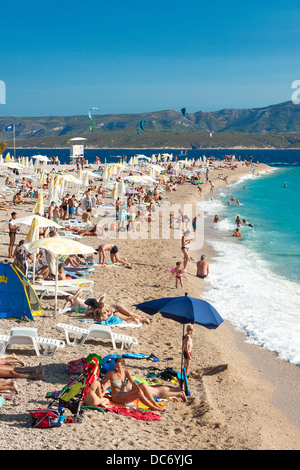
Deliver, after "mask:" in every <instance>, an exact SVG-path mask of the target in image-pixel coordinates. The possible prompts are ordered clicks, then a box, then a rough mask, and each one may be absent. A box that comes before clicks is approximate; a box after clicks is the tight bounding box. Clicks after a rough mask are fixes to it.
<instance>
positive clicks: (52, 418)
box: [28, 408, 65, 428]
mask: <svg viewBox="0 0 300 470" xmlns="http://www.w3.org/2000/svg"><path fill="white" fill-rule="evenodd" d="M28 413H29V414H30V416H31V417H32V427H33V428H57V427H60V426H61V425H62V423H63V422H64V419H65V416H64V415H63V414H62V409H58V410H54V409H52V408H37V409H36V410H31V411H29V412H28Z"/></svg>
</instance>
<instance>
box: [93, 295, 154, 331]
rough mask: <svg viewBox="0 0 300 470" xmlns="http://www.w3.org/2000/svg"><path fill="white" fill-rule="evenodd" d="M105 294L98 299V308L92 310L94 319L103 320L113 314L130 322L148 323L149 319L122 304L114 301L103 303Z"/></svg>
mask: <svg viewBox="0 0 300 470" xmlns="http://www.w3.org/2000/svg"><path fill="white" fill-rule="evenodd" d="M105 297H106V294H102V295H101V297H100V298H99V301H98V308H97V309H96V310H95V311H94V318H95V320H96V321H105V320H107V319H108V318H109V317H110V316H112V315H114V316H116V317H119V318H121V320H124V321H127V322H128V321H129V322H132V323H146V324H147V325H149V323H150V320H148V319H147V318H143V317H141V316H139V315H137V314H136V313H132V312H130V311H129V310H128V309H127V308H126V307H124V305H122V304H119V303H115V304H111V305H106V304H105V303H104V300H105Z"/></svg>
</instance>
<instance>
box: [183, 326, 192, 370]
mask: <svg viewBox="0 0 300 470" xmlns="http://www.w3.org/2000/svg"><path fill="white" fill-rule="evenodd" d="M193 334H194V327H193V325H188V326H187V333H186V335H185V337H184V340H183V357H184V368H185V371H186V375H187V376H188V375H189V372H190V365H191V356H192V349H193V340H192V336H193Z"/></svg>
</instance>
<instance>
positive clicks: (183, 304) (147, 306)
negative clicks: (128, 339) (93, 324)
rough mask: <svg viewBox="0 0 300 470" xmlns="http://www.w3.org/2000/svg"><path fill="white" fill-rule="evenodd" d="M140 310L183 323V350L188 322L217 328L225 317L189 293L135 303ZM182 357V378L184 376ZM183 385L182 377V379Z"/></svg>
mask: <svg viewBox="0 0 300 470" xmlns="http://www.w3.org/2000/svg"><path fill="white" fill-rule="evenodd" d="M135 307H136V308H137V309H138V310H141V311H142V312H144V313H148V314H150V315H153V314H155V313H158V312H160V313H161V314H162V316H163V317H165V318H171V319H172V320H175V321H177V322H178V323H181V324H182V325H183V331H182V351H183V341H184V325H185V324H186V323H197V324H198V325H201V326H204V327H205V328H208V329H216V328H218V326H219V325H221V323H223V321H224V320H223V319H222V318H221V316H220V315H219V313H218V312H217V310H216V309H215V308H214V307H213V306H212V305H210V304H209V303H208V302H206V301H205V300H201V299H197V298H195V297H189V296H188V295H187V293H186V294H185V295H184V296H181V297H163V298H161V299H155V300H150V301H148V302H142V303H140V304H137V305H135ZM182 362H183V354H182V358H181V378H182ZM181 385H182V379H181Z"/></svg>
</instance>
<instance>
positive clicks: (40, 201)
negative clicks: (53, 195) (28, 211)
mask: <svg viewBox="0 0 300 470" xmlns="http://www.w3.org/2000/svg"><path fill="white" fill-rule="evenodd" d="M32 212H33V213H34V214H39V215H41V216H43V215H44V212H45V207H44V196H43V193H42V192H40V193H39V195H38V198H37V200H36V203H35V205H34V206H33V211H32Z"/></svg>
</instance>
